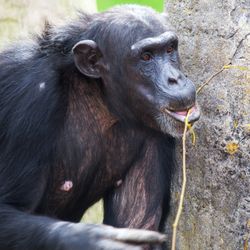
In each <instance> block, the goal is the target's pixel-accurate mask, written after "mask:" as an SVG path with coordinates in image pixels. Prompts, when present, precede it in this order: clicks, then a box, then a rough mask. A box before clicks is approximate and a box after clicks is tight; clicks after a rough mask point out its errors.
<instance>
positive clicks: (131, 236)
mask: <svg viewBox="0 0 250 250" xmlns="http://www.w3.org/2000/svg"><path fill="white" fill-rule="evenodd" d="M103 229H104V230H105V237H106V238H110V239H115V240H117V241H123V242H131V243H136V244H147V243H148V244H156V243H163V242H164V241H166V235H164V234H161V233H158V232H154V231H149V230H142V229H130V228H114V227H110V226H104V228H103Z"/></svg>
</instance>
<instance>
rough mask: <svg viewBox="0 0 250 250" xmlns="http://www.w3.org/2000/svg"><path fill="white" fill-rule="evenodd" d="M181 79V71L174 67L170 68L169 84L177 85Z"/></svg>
mask: <svg viewBox="0 0 250 250" xmlns="http://www.w3.org/2000/svg"><path fill="white" fill-rule="evenodd" d="M180 79H181V74H180V71H179V70H176V69H175V68H173V67H169V70H168V84H170V85H173V84H177V83H178V80H180Z"/></svg>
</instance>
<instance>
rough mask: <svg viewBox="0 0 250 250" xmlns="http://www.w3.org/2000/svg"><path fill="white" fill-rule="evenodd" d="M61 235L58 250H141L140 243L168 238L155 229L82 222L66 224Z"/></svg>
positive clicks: (158, 242) (158, 241)
mask: <svg viewBox="0 0 250 250" xmlns="http://www.w3.org/2000/svg"><path fill="white" fill-rule="evenodd" d="M57 229H59V228H57ZM61 230H64V231H61ZM60 235H61V236H62V237H60V242H59V248H58V245H57V247H56V249H58V250H141V249H142V247H140V246H139V245H143V244H161V243H162V242H164V241H165V240H166V237H165V236H164V235H163V234H160V233H157V232H153V231H147V230H141V229H128V228H114V227H111V226H106V225H92V224H82V223H78V224H72V223H69V224H67V225H65V224H64V226H63V227H60Z"/></svg>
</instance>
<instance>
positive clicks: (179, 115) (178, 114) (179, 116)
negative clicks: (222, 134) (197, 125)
mask: <svg viewBox="0 0 250 250" xmlns="http://www.w3.org/2000/svg"><path fill="white" fill-rule="evenodd" d="M189 110H190V114H189V116H188V122H189V123H194V122H195V121H197V120H199V118H200V110H199V108H198V107H197V106H196V105H195V106H193V107H192V108H190V109H189ZM164 111H165V112H166V113H167V114H168V115H170V116H171V117H173V118H174V119H175V120H177V121H180V122H183V123H184V122H185V119H186V116H187V114H188V110H180V111H174V110H169V109H167V108H165V109H164Z"/></svg>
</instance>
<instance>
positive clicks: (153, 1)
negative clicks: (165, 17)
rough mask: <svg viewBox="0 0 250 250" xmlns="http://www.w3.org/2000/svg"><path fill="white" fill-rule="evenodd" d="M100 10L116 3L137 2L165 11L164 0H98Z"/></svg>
mask: <svg viewBox="0 0 250 250" xmlns="http://www.w3.org/2000/svg"><path fill="white" fill-rule="evenodd" d="M96 3H97V9H98V11H103V10H106V9H108V8H110V7H112V6H114V5H116V4H125V3H137V4H142V5H147V6H151V7H153V8H154V9H155V10H157V11H159V12H162V11H163V5H164V1H163V0H96Z"/></svg>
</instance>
